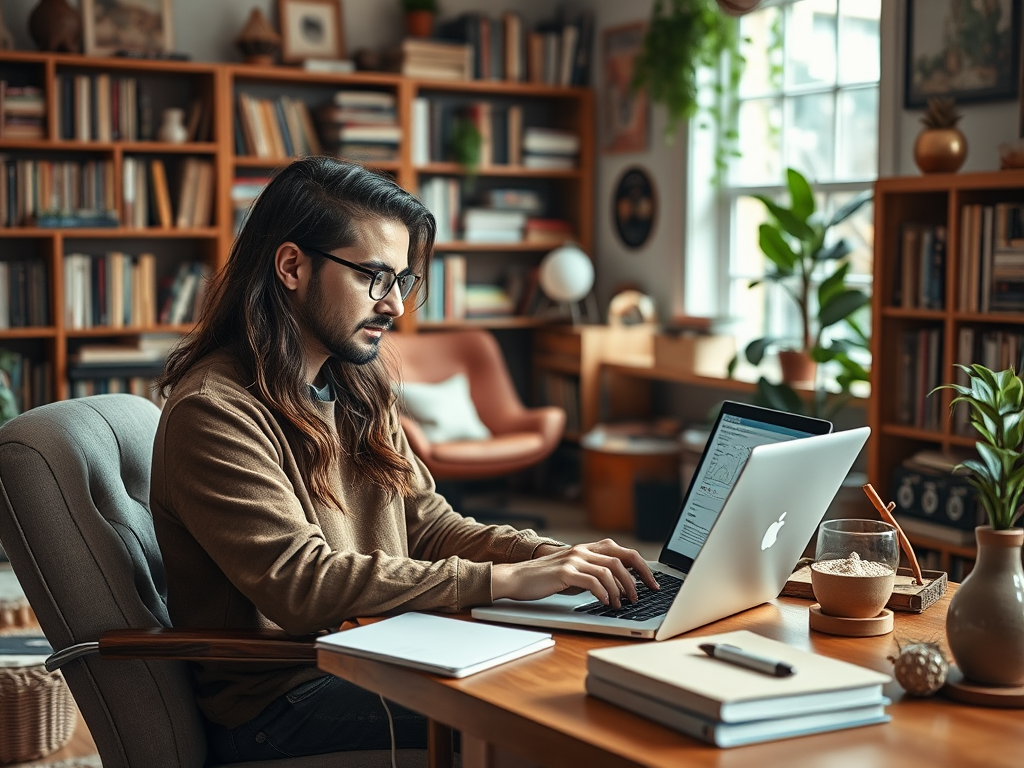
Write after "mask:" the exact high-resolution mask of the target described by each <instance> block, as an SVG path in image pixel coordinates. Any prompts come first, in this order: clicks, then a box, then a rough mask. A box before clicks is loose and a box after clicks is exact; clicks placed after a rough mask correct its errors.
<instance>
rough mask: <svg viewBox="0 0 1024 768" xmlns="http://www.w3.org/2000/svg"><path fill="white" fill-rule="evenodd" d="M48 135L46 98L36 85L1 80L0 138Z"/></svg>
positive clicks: (33, 137)
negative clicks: (12, 83)
mask: <svg viewBox="0 0 1024 768" xmlns="http://www.w3.org/2000/svg"><path fill="white" fill-rule="evenodd" d="M45 136H46V100H45V96H44V94H43V89H42V88H39V87H38V86H34V85H10V84H9V83H8V82H7V81H6V80H0V139H42V138H45Z"/></svg>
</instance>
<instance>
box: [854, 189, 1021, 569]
mask: <svg viewBox="0 0 1024 768" xmlns="http://www.w3.org/2000/svg"><path fill="white" fill-rule="evenodd" d="M999 203H1015V204H1021V203H1024V171H993V172H985V173H966V174H933V175H927V176H913V177H898V178H886V179H879V180H878V182H877V183H876V184H875V199H874V209H875V258H874V296H873V299H872V334H871V344H872V365H871V392H872V398H871V401H870V405H869V409H868V423H869V425H870V426H871V428H872V430H873V436H872V439H871V441H870V443H869V449H868V473H869V477H870V480H871V482H872V484H874V486H875V487H876V488H878V489H879V491H880V493H882V495H883V497H889V496H891V491H892V489H893V473H894V471H895V470H896V468H897V467H898V466H900V464H901V462H902V461H903V460H904V459H906V458H907V457H909V456H911V455H912V454H914V453H916V452H917V451H920V450H924V449H930V450H943V451H947V452H948V451H951V450H960V451H963V450H964V449H969V448H972V447H973V445H974V440H973V438H972V437H971V436H970V435H969V434H966V433H963V432H960V431H958V429H957V425H956V423H955V421H954V419H953V418H951V417H950V415H949V406H950V403H951V401H952V398H953V395H952V393H951V392H950V391H949V390H941V391H940V392H937V393H935V394H933V395H930V396H929V395H927V392H928V391H930V390H931V389H932V386H933V385H934V384H944V383H949V382H952V381H955V380H956V376H957V371H956V369H955V368H954V367H953V366H954V363H958V362H959V363H972V362H984V361H983V360H980V359H960V358H961V357H962V356H963V355H962V352H961V344H962V343H963V340H964V339H965V338H968V337H967V336H965V335H964V332H965V331H966V332H967V333H968V334H971V333H973V334H975V336H981V335H983V334H986V333H992V332H1006V333H1010V334H1014V335H1016V334H1024V313H1020V312H996V311H987V312H986V311H978V310H977V309H975V308H965V307H964V306H963V302H964V293H963V290H964V286H963V282H964V278H965V277H969V276H970V273H971V272H972V271H975V270H974V267H975V266H976V265H977V267H978V269H980V264H978V262H977V258H978V256H977V251H978V248H980V246H978V247H977V248H976V249H975V252H973V253H972V244H973V242H974V239H975V238H977V237H980V236H981V235H982V233H981V232H978V231H976V230H975V228H974V227H973V226H971V225H970V224H969V225H968V230H967V231H965V229H964V226H963V224H964V216H965V213H964V210H965V207H970V206H995V205H997V204H999ZM911 223H912V224H922V225H925V226H926V227H931V228H933V229H934V228H936V227H941V228H945V237H946V248H945V259H944V263H943V264H942V267H941V269H940V270H939V279H940V280H941V281H942V286H943V291H942V293H941V298H942V305H941V307H938V308H936V307H929V308H918V307H917V306H910V307H907V306H902V303H903V293H902V291H903V290H906V286H904V285H903V284H902V278H903V277H904V276H906V274H908V273H907V272H905V271H904V269H905V267H904V261H905V258H906V256H907V254H906V253H904V250H905V249H904V247H903V246H904V239H903V234H904V232H905V229H904V227H905V225H907V224H911ZM936 264H937V262H933V266H934V265H936ZM986 289H987V288H986V287H984V286H982V285H981V282H980V281H979V287H978V290H979V292H980V291H981V290H986ZM910 303H914V302H913V301H911V302H910ZM897 304H900V305H899V306H897ZM935 332H937V334H938V336H937V338H938V344H937V345H936V348H935V350H934V351H936V352H937V353H938V356H937V358H936V359H934V361H932V360H930V359H929V360H927V361H925V360H924V358H931V355H929V354H923V355H920V356H917V357H914V356H912V355H911V354H910V351H911V350H913V349H915V347H914V345H913V344H911V343H910V342H909V341H908V340H909V339H912V338H913V334H928V333H935ZM918 350H920V348H919V347H918ZM995 364H996V365H1000V364H1001V363H999V362H996V363H995ZM924 365H927V366H929V367H930V371H931V376H921V375H920V374H921V373H922V370H921V369H920V368H919V369H918V370H917V371H916V372H915V371H914V370H913V367H914V366H924ZM1018 369H1019V366H1018ZM911 384H912V386H911ZM908 394H910V395H911V401H912V403H913V404H914V405H915V406H916V405H917V404H919V403H922V402H928V403H929V405H930V407H932V408H935V409H937V410H936V413H937V414H938V416H937V418H933V419H932V420H931V421H930V422H928V423H920V421H919V420H917V419H914V418H911V419H908V418H906V416H907V412H906V411H907V400H908ZM932 401H935V403H934V405H931V402H932ZM883 491H884V492H883ZM911 539H912V540H914V543H915V545H916V546H918V547H920V548H922V549H925V550H930V551H933V552H936V553H937V554H938V557H939V562H938V565H939V567H940V568H941V569H942V570H947V571H949V570H950V568H951V567H958V564H957V558H961V559H964V560H967V561H969V560H970V559H972V558H973V553H974V550H973V548H972V547H963V546H958V545H953V544H948V543H944V542H942V541H940V540H936V539H934V538H925V537H922V536H916V537H915V536H913V535H911ZM961 565H963V564H961ZM966 567H967V568H968V569H969V567H970V563H969V562H968V563H967V566H966ZM952 577H953V574H952V572H951V578H952Z"/></svg>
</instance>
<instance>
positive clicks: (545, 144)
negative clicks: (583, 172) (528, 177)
mask: <svg viewBox="0 0 1024 768" xmlns="http://www.w3.org/2000/svg"><path fill="white" fill-rule="evenodd" d="M579 152H580V137H579V136H578V135H577V134H575V133H573V132H572V131H563V130H559V129H557V128H539V127H531V128H527V129H526V130H524V131H523V165H525V166H526V167H527V168H546V169H552V170H561V169H565V170H568V169H571V168H575V167H576V158H577V155H579Z"/></svg>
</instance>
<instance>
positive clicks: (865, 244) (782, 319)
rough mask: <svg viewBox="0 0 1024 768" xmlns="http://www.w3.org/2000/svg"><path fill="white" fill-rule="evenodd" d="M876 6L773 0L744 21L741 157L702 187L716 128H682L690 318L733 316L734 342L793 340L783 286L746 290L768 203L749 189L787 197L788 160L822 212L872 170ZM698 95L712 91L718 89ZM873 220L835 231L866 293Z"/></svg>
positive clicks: (858, 0)
mask: <svg viewBox="0 0 1024 768" xmlns="http://www.w3.org/2000/svg"><path fill="white" fill-rule="evenodd" d="M880 12H881V0H778V1H777V2H768V3H766V4H765V5H764V6H762V7H761V8H760V9H758V10H757V11H755V12H753V13H750V14H747V15H746V16H743V17H741V19H740V35H741V38H743V39H744V43H743V53H744V56H745V57H746V59H747V65H746V69H745V72H744V75H743V79H742V82H741V84H740V88H739V97H738V101H737V103H736V105H735V107H736V111H735V114H736V122H737V127H738V149H739V152H740V155H739V156H738V157H735V158H732V159H731V161H730V163H729V166H728V170H727V171H726V172H725V173H724V174H723V178H722V181H721V183H720V184H719V185H718V186H715V185H714V184H711V183H710V179H711V178H712V176H713V173H714V160H713V158H714V156H715V140H714V135H713V131H712V130H706V129H697V130H692V131H691V133H690V136H691V146H690V185H689V189H690V196H689V200H688V206H689V212H688V218H689V226H688V227H687V230H688V237H687V270H686V271H687V277H688V279H687V285H686V306H687V310H688V312H690V313H691V314H716V315H727V316H729V317H731V318H734V319H735V323H734V332H735V334H736V336H737V343H738V345H739V347H740V349H742V348H743V347H744V346H745V345H746V343H747V342H748V341H750V340H751V339H754V338H757V337H759V336H762V335H771V336H776V337H795V336H797V335H798V333H797V330H796V329H797V328H798V318H797V316H796V311H795V308H794V307H793V303H792V302H791V301H790V300H789V299H788V298H787V297H786V296H785V295H783V293H782V289H781V288H779V287H778V286H774V285H766V286H758V287H757V288H754V289H751V288H748V284H749V283H750V281H751V280H752V279H755V278H760V277H761V276H762V275H763V274H764V270H765V266H764V265H765V260H764V257H763V255H762V254H761V250H760V248H759V247H758V226H759V225H760V224H761V222H762V221H764V220H765V211H764V206H763V205H762V204H761V203H760V202H758V201H757V200H754V199H752V198H750V197H749V196H750V195H752V194H763V195H768V196H773V197H776V196H777V197H780V198H784V197H785V170H786V168H787V167H793V168H796V169H797V170H798V171H800V172H801V173H802V174H803V175H804V176H805V177H807V179H808V180H809V181H810V182H811V184H812V186H813V188H814V190H815V192H816V197H817V202H818V209H819V211H822V212H824V213H825V214H826V215H827V214H829V213H831V211H833V210H834V209H835V208H837V207H838V206H840V205H842V204H843V203H844V202H845V201H846V200H848V199H849V198H850V197H852V196H853V195H855V194H857V193H858V192H860V191H861V190H863V189H868V188H870V187H871V185H872V183H873V182H874V180H875V178H876V177H877V175H878V94H879V75H880V64H879V61H880V59H879V15H880ZM704 90H705V92H706V93H705V96H706V97H707V98H714V96H713V93H714V88H712V87H711V86H710V85H709V86H708V87H707V88H705V89H704ZM872 219H873V210H872V208H871V206H870V205H867V206H864V207H863V208H861V210H860V211H859V212H858V213H857V214H856V215H855V216H854V217H851V218H850V219H848V220H847V221H845V222H844V223H843V224H841V225H840V226H839V227H837V228H836V232H835V235H836V236H844V237H846V238H847V240H848V241H849V243H850V245H851V246H852V247H853V253H852V254H851V260H852V262H853V263H852V267H851V271H850V277H849V282H850V283H856V284H859V285H860V286H861V287H863V288H865V289H868V290H869V289H870V283H871V258H872V239H873V230H872ZM709 285H711V286H714V289H713V290H708V286H709ZM837 332H841V331H839V329H837Z"/></svg>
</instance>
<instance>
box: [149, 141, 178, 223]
mask: <svg viewBox="0 0 1024 768" xmlns="http://www.w3.org/2000/svg"><path fill="white" fill-rule="evenodd" d="M149 176H150V182H151V183H152V187H153V188H152V195H151V198H152V200H153V203H154V210H155V214H156V215H155V216H153V221H154V223H156V224H157V225H158V226H160V227H163V228H164V229H170V228H171V226H173V224H174V219H173V216H172V214H171V191H170V188H169V187H168V186H167V169H166V168H165V167H164V161H163V160H161V159H159V158H153V159H152V160H150V161H149Z"/></svg>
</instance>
